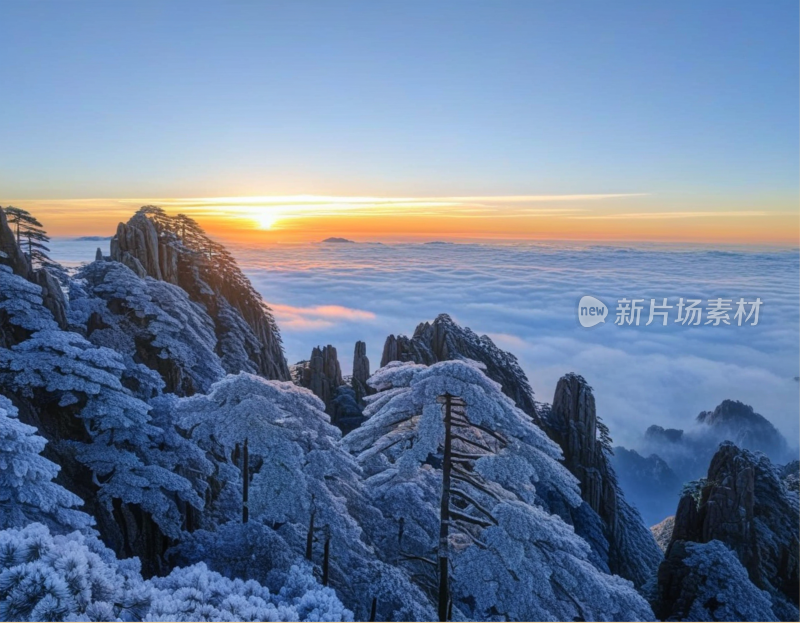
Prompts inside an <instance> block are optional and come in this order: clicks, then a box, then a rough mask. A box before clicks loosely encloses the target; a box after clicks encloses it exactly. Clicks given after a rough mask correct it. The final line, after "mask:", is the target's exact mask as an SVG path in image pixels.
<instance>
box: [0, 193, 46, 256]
mask: <svg viewBox="0 0 800 623" xmlns="http://www.w3.org/2000/svg"><path fill="white" fill-rule="evenodd" d="M3 211H4V212H5V213H6V218H7V219H8V223H9V225H10V226H11V227H12V229H13V230H14V235H15V236H16V238H17V245H18V246H19V248H20V249H22V251H23V252H24V253H25V254H26V255H27V256H28V259H29V260H30V261H31V263H32V264H33V265H34V266H35V267H42V266H48V265H54V264H55V263H54V262H53V261H52V260H51V259H50V257H49V256H48V253H49V252H50V249H49V247H48V246H47V244H46V243H48V242H50V237H49V236H48V235H47V232H45V230H44V227H43V226H42V224H41V223H40V222H39V221H38V220H37V219H36V217H35V216H33V215H32V214H31V213H30V212H28V211H27V210H23V209H22V208H15V207H14V206H7V207H5V208H3Z"/></svg>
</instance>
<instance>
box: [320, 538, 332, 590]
mask: <svg viewBox="0 0 800 623" xmlns="http://www.w3.org/2000/svg"><path fill="white" fill-rule="evenodd" d="M330 561H331V535H330V534H326V535H325V549H324V550H323V553H322V586H328V566H329V564H330Z"/></svg>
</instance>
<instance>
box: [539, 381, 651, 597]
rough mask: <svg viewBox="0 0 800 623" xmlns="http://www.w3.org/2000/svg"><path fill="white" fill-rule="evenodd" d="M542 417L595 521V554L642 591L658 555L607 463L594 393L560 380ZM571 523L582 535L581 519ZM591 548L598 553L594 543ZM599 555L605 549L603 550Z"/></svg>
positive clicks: (584, 384)
mask: <svg viewBox="0 0 800 623" xmlns="http://www.w3.org/2000/svg"><path fill="white" fill-rule="evenodd" d="M542 415H543V418H542V426H543V428H544V430H545V432H547V434H548V435H549V436H550V438H551V439H553V441H555V442H556V443H558V445H559V446H561V450H562V452H563V453H564V465H565V466H566V467H567V469H569V471H570V472H572V474H573V475H574V476H575V477H576V478H577V479H578V480H579V481H580V486H581V497H582V498H583V500H584V502H585V503H586V505H587V506H588V507H589V508H590V509H591V511H592V512H593V513H594V514H595V515H596V517H598V518H599V521H600V524H601V526H602V532H603V534H604V536H605V540H606V541H607V550H606V551H600V552H598V553H599V554H600V556H601V558H603V559H604V561H605V562H606V563H607V564H608V567H609V569H610V570H611V572H612V573H616V574H618V575H621V576H622V577H624V578H627V579H629V580H631V581H632V582H633V583H634V584H635V585H636V586H642V585H643V584H644V583H645V582H646V581H647V580H648V579H649V578H650V576H651V575H652V573H653V572H654V571H655V569H656V567H657V566H658V564H659V563H660V561H661V559H662V554H661V550H660V549H659V547H658V544H657V543H656V541H655V539H654V537H653V535H652V534H651V533H650V531H649V530H648V529H647V528H646V527H645V525H644V523H643V521H642V518H641V516H640V515H639V513H638V511H636V510H635V509H634V508H633V507H632V506H630V505H629V504H628V503H627V501H626V500H625V499H624V497H623V495H622V491H621V490H620V488H619V485H618V483H617V477H616V474H615V473H614V468H613V467H612V466H611V462H610V460H609V456H610V452H611V439H610V437H609V434H608V428H607V427H606V426H605V424H603V423H602V421H600V420H599V419H598V417H597V409H596V406H595V400H594V394H593V392H592V388H591V387H590V386H589V384H588V383H587V382H586V380H585V379H584V378H583V377H582V376H580V375H578V374H567V375H565V376H563V377H562V378H561V379H559V381H558V384H557V386H556V391H555V395H554V397H553V405H552V407H551V408H550V409H545V410H542ZM573 520H575V523H576V529H581V530H584V529H586V522H585V519H584V520H583V524H581V521H582V520H579V519H576V518H574V517H573ZM587 540H590V539H588V538H587ZM592 544H593V547H597V542H596V540H595V541H594V542H593V543H592ZM598 549H599V550H602V549H606V548H605V544H602V545H601V546H600V547H598Z"/></svg>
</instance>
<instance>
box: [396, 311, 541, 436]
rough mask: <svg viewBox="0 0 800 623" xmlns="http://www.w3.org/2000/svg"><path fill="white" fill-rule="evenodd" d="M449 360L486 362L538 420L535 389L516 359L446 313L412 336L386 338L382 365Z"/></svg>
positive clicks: (494, 377) (490, 373)
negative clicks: (399, 362)
mask: <svg viewBox="0 0 800 623" xmlns="http://www.w3.org/2000/svg"><path fill="white" fill-rule="evenodd" d="M450 359H473V360H475V361H479V362H481V363H482V364H484V365H485V366H486V376H488V377H489V378H490V379H492V380H494V381H496V382H498V383H500V385H501V386H502V388H503V393H504V394H505V395H506V396H508V397H509V398H511V399H512V400H513V401H514V402H515V403H517V406H518V407H519V408H520V409H522V410H523V411H524V412H525V413H527V414H528V415H530V416H531V417H532V418H534V420H535V421H538V415H537V413H536V405H535V402H534V399H533V390H532V389H531V386H530V383H529V382H528V377H527V376H525V373H524V372H523V371H522V368H521V367H520V365H519V362H518V361H517V358H516V357H515V356H514V355H512V354H511V353H508V352H506V351H504V350H501V349H499V348H498V347H497V346H496V345H495V343H494V342H492V340H491V339H490V338H489V337H488V336H486V335H481V336H478V335H477V334H476V333H475V332H473V331H472V330H471V329H469V328H468V327H461V326H459V325H458V324H456V323H455V322H454V321H453V319H452V318H450V316H448V315H447V314H440V315H439V316H437V317H436V319H435V320H434V321H433V322H432V323H431V322H423V323H420V324H419V325H418V326H417V328H416V329H415V331H414V335H413V336H412V337H410V338H409V337H406V336H404V335H398V336H394V335H390V336H389V337H387V338H386V342H385V343H384V346H383V356H382V357H381V367H383V366H385V365H386V364H387V363H389V362H390V361H413V362H415V363H421V364H425V365H428V366H429V365H431V364H434V363H437V362H439V361H447V360H450Z"/></svg>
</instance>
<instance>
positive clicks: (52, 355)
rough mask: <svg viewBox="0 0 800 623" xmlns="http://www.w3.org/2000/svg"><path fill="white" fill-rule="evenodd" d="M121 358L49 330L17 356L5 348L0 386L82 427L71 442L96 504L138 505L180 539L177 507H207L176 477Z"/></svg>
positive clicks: (177, 458) (176, 459)
mask: <svg viewBox="0 0 800 623" xmlns="http://www.w3.org/2000/svg"><path fill="white" fill-rule="evenodd" d="M124 370H125V364H124V363H123V361H122V357H121V356H120V355H118V354H117V353H116V352H114V351H112V350H110V349H108V348H98V347H95V346H94V345H92V344H91V343H89V342H88V341H86V340H85V339H84V338H83V337H81V336H80V335H78V334H76V333H69V332H66V331H58V330H45V331H38V332H36V333H34V334H33V335H32V336H31V337H30V338H29V339H27V340H25V341H24V342H21V343H20V344H17V345H16V346H14V347H13V348H12V349H10V350H9V349H0V382H2V384H3V386H4V387H6V388H8V389H9V390H11V391H14V392H17V393H18V394H19V395H20V396H21V397H22V398H24V399H28V400H31V401H34V402H35V403H36V405H37V408H39V409H42V410H46V409H59V410H60V411H61V410H62V409H67V411H61V416H62V417H63V416H64V415H65V414H66V413H68V412H69V411H70V410H71V411H72V412H74V413H75V414H76V415H77V417H78V418H80V419H82V420H83V423H84V426H85V430H86V433H87V435H86V439H85V440H84V441H72V442H70V443H72V444H73V445H74V448H75V450H76V456H77V459H78V460H79V461H80V462H82V463H83V464H85V465H86V466H87V467H89V468H90V469H91V470H92V472H93V474H94V478H95V484H96V485H97V486H98V488H99V492H98V498H99V500H100V501H101V502H103V503H105V504H106V506H107V507H108V508H109V509H111V508H112V500H113V499H115V498H116V499H120V500H121V501H123V502H125V503H128V504H137V505H139V506H141V508H142V509H143V510H144V511H146V512H148V513H150V514H151V515H152V517H153V519H154V520H155V522H156V523H157V524H158V526H159V527H160V528H161V530H162V531H163V532H164V534H167V535H169V536H177V535H178V534H179V532H180V529H181V525H182V517H181V513H180V511H179V508H178V502H179V501H182V502H184V503H188V504H191V505H193V506H195V507H196V508H198V509H199V508H202V507H203V500H202V498H201V497H200V496H199V495H198V493H197V492H195V491H194V489H193V487H192V485H191V483H190V482H189V481H188V480H187V479H186V478H184V477H183V476H181V475H180V474H179V473H178V472H180V469H181V459H182V457H181V455H180V454H179V453H177V452H174V451H173V448H170V447H168V446H167V445H166V444H165V443H164V434H163V431H161V430H160V429H158V428H157V427H155V426H153V425H152V424H151V422H150V416H149V413H148V412H149V410H150V407H149V406H148V405H147V404H146V403H144V402H142V401H141V400H139V399H137V398H135V397H134V396H133V395H132V394H131V393H130V391H128V390H127V389H126V388H125V387H123V385H122V383H121V381H120V378H121V375H122V373H123V371H124Z"/></svg>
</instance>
